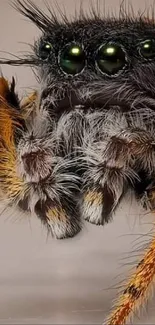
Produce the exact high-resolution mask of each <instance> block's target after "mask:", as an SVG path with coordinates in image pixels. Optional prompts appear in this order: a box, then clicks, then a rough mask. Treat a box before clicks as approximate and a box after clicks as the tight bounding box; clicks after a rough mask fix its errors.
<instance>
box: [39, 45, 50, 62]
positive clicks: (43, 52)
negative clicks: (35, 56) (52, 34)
mask: <svg viewBox="0 0 155 325" xmlns="http://www.w3.org/2000/svg"><path fill="white" fill-rule="evenodd" d="M51 50H52V44H51V43H44V44H42V45H41V46H40V51H39V52H40V57H41V59H43V60H46V59H47V58H48V56H49V55H50V53H51Z"/></svg>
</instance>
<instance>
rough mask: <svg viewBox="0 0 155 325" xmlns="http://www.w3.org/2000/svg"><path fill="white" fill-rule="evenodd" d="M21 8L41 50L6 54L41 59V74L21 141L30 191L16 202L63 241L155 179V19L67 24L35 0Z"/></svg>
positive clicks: (18, 147)
mask: <svg viewBox="0 0 155 325" xmlns="http://www.w3.org/2000/svg"><path fill="white" fill-rule="evenodd" d="M17 8H18V10H19V11H20V12H21V13H22V14H24V15H25V16H26V17H28V18H29V19H30V20H32V21H33V22H34V23H35V24H36V25H37V26H38V27H39V28H40V29H41V31H42V36H41V38H40V39H39V40H38V41H37V42H36V43H35V45H34V53H33V54H32V55H31V57H28V58H26V59H20V60H15V61H13V60H10V61H5V62H4V61H3V62H2V61H1V63H9V64H30V65H34V66H35V67H36V69H37V73H38V76H39V78H40V92H39V94H38V95H37V99H36V97H35V96H34V98H33V99H30V100H29V102H28V104H27V105H25V107H29V106H31V104H32V103H33V105H32V108H31V109H29V110H28V109H27V110H28V112H29V113H27V114H25V115H24V117H23V118H24V128H23V130H22V132H20V136H19V135H18V138H17V137H16V139H15V144H14V145H15V152H16V160H15V165H16V168H15V167H14V168H15V172H16V174H17V176H18V177H19V178H20V180H21V181H22V182H23V184H24V186H26V190H25V191H24V190H22V192H21V194H20V191H19V193H18V195H17V196H16V197H15V198H14V200H16V202H17V203H18V204H19V205H20V207H21V208H23V209H25V210H30V211H31V212H33V213H36V214H37V215H38V217H40V218H41V219H42V221H43V222H44V223H45V224H47V225H48V226H49V227H50V229H52V233H53V234H54V235H55V236H56V237H57V238H64V237H68V236H74V235H75V234H76V233H77V232H78V231H79V230H80V229H81V222H82V221H81V220H83V219H86V220H88V221H90V222H92V223H95V224H104V223H105V222H108V221H109V220H110V217H111V214H112V212H113V211H114V209H115V208H116V206H117V204H118V203H119V201H120V199H121V197H122V195H123V193H124V192H125V191H126V190H127V188H128V187H129V186H132V187H134V188H135V191H136V193H137V195H139V196H143V194H144V192H146V191H147V188H148V189H149V190H148V191H149V193H151V188H152V187H153V186H154V185H153V177H154V162H155V159H154V140H155V134H154V115H155V101H154V97H155V87H154V83H155V31H154V27H155V25H154V23H153V21H152V20H151V21H149V20H148V19H143V18H142V17H141V16H140V17H139V18H137V19H134V18H131V17H123V18H121V19H114V18H113V19H109V18H108V19H105V18H103V19H102V18H101V17H99V16H98V15H97V13H95V12H94V13H93V14H92V15H91V16H90V17H87V16H86V15H84V13H83V12H81V16H79V17H78V18H77V19H76V21H70V22H69V21H68V20H67V18H66V17H64V16H63V19H62V21H61V20H60V21H59V20H58V19H57V18H56V17H55V16H54V15H53V14H52V12H50V15H49V17H48V16H46V15H45V14H43V13H42V12H41V11H40V10H39V9H38V8H37V7H36V6H35V5H34V4H33V3H32V2H31V1H27V2H24V1H18V2H17ZM10 92H11V90H10ZM11 93H13V91H12V92H11ZM4 97H5V96H4ZM12 104H14V102H12ZM14 106H17V105H14ZM33 106H34V107H33ZM22 112H23V109H22ZM22 114H23V113H22ZM9 186H10V184H9ZM13 187H15V184H14V185H13V184H12V188H13ZM6 194H7V191H6ZM150 202H151V203H152V205H153V202H152V201H151V200H150Z"/></svg>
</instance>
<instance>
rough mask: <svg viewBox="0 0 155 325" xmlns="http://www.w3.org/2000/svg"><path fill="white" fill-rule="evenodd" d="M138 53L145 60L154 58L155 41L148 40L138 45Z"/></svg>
mask: <svg viewBox="0 0 155 325" xmlns="http://www.w3.org/2000/svg"><path fill="white" fill-rule="evenodd" d="M139 53H140V54H141V55H142V56H143V57H144V58H145V59H152V58H155V40H152V39H149V40H146V41H144V42H141V43H140V45H139Z"/></svg>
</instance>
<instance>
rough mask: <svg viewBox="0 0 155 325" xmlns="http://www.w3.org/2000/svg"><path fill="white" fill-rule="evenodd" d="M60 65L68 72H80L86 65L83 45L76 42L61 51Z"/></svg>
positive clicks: (74, 73) (71, 73)
mask: <svg viewBox="0 0 155 325" xmlns="http://www.w3.org/2000/svg"><path fill="white" fill-rule="evenodd" d="M59 65H60V67H61V69H62V70H63V71H64V72H65V73H67V74H70V75H76V74H78V73H80V72H81V71H82V70H83V69H84V67H85V53H84V51H83V49H82V47H81V46H79V45H76V44H69V45H66V47H65V48H64V49H63V50H62V52H61V53H60V56H59Z"/></svg>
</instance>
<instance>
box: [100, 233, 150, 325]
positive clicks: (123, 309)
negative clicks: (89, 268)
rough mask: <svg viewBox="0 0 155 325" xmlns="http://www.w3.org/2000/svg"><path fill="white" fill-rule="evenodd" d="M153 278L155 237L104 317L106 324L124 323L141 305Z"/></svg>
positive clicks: (116, 324) (117, 324)
mask: <svg viewBox="0 0 155 325" xmlns="http://www.w3.org/2000/svg"><path fill="white" fill-rule="evenodd" d="M154 278H155V238H154V239H153V240H152V241H151V243H150V245H149V247H148V248H147V250H146V252H145V254H144V257H143V258H142V259H141V261H140V262H139V264H138V265H137V269H136V271H135V273H134V274H133V275H132V276H131V278H130V280H129V281H128V283H127V284H126V287H125V290H124V291H123V293H122V294H121V295H120V297H119V299H118V301H117V303H116V304H115V306H114V308H113V310H112V313H111V315H110V316H109V317H108V318H107V319H106V321H105V323H104V324H106V325H123V324H126V322H127V320H128V319H129V317H131V316H132V314H133V312H134V311H135V309H137V308H138V307H139V306H141V305H142V302H143V300H144V299H145V298H146V297H147V294H148V292H149V289H150V287H151V284H152V283H153V280H154Z"/></svg>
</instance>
